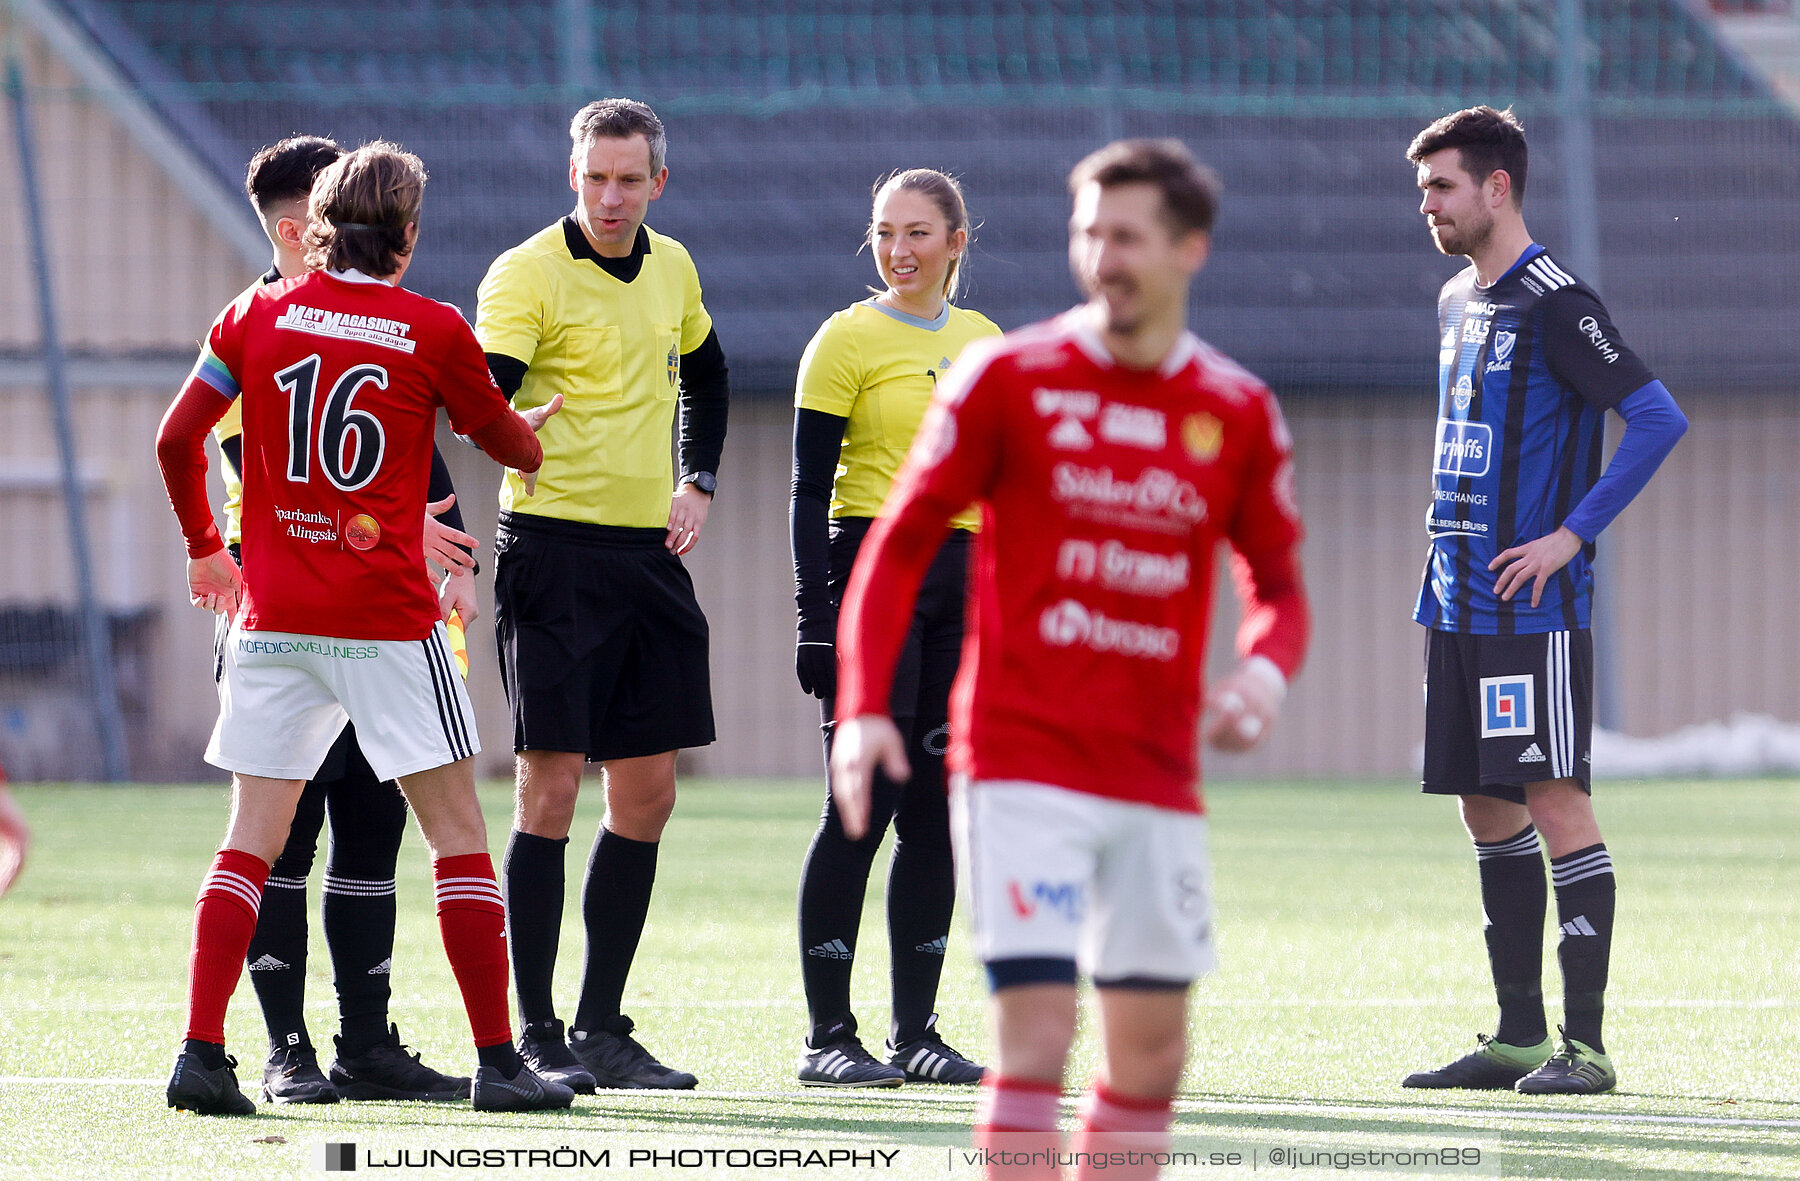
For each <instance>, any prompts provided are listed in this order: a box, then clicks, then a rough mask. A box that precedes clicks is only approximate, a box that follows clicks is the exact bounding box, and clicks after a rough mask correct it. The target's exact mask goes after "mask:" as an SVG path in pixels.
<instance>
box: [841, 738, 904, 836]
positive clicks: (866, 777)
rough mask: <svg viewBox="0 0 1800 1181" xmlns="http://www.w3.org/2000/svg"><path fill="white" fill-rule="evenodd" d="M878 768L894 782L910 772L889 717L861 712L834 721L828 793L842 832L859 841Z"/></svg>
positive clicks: (867, 825)
mask: <svg viewBox="0 0 1800 1181" xmlns="http://www.w3.org/2000/svg"><path fill="white" fill-rule="evenodd" d="M877 768H880V769H881V770H882V771H884V772H886V773H887V777H888V778H889V779H892V780H893V781H894V782H895V783H902V782H905V781H906V780H907V779H908V778H910V777H911V775H912V768H911V767H909V766H907V764H906V740H905V739H903V738H901V737H900V730H899V728H898V727H896V726H895V725H894V721H893V719H892V718H888V717H884V716H882V715H881V714H864V715H863V716H862V717H860V718H849V719H847V720H845V721H840V722H839V723H837V726H836V728H835V729H834V730H833V732H832V737H831V795H832V798H833V799H835V800H836V801H837V806H838V818H839V819H840V820H841V821H842V822H843V825H844V835H845V836H847V837H849V838H850V839H851V840H853V841H855V840H860V839H862V835H863V834H864V833H866V832H868V831H869V800H870V797H871V796H872V795H873V794H874V790H875V771H876V769H877Z"/></svg>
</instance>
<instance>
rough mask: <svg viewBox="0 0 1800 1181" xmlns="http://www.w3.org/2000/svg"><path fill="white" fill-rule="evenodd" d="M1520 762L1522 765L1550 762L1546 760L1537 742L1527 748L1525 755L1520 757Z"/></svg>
mask: <svg viewBox="0 0 1800 1181" xmlns="http://www.w3.org/2000/svg"><path fill="white" fill-rule="evenodd" d="M1519 761H1520V762H1521V763H1543V762H1548V760H1547V759H1545V758H1544V752H1543V751H1541V750H1539V749H1538V744H1537V743H1535V742H1534V743H1532V744H1531V745H1530V746H1528V747H1526V748H1525V753H1524V754H1522V755H1520V756H1519Z"/></svg>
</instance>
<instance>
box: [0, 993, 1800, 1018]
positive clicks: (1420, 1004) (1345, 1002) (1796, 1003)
mask: <svg viewBox="0 0 1800 1181" xmlns="http://www.w3.org/2000/svg"><path fill="white" fill-rule="evenodd" d="M1545 999H1546V1000H1548V1001H1555V1000H1556V999H1557V998H1556V996H1554V995H1553V994H1552V995H1546V997H1545ZM699 1003H704V1005H705V1007H706V1008H709V1009H789V1008H793V1007H795V1006H796V1005H797V1004H798V1003H799V1002H797V1001H796V1000H794V999H793V998H792V997H751V998H740V999H737V1000H711V999H708V1000H706V1001H704V1002H698V1001H695V1000H693V999H685V1000H666V1001H665V1000H641V1001H633V1002H631V1008H633V1009H687V1008H692V1007H693V1006H694V1005H696V1004H699ZM1485 1003H1491V998H1490V1000H1489V1001H1483V1000H1482V999H1481V998H1480V997H1474V996H1470V997H1213V998H1206V997H1201V996H1194V997H1191V998H1189V1005H1190V1007H1192V1008H1195V1009H1264V1008H1275V1009H1453V1008H1466V1007H1468V1006H1469V1005H1473V1004H1485ZM186 1007H187V1002H185V1001H145V1002H139V1003H132V1002H129V1001H103V1002H98V1003H95V1004H80V1003H74V1004H71V1003H70V1002H68V1001H59V1002H56V1003H51V1002H27V1003H24V1004H9V1005H0V1013H66V1012H71V1011H73V1012H82V1013H168V1012H177V1011H180V1010H182V1009H185V1008H186ZM395 1007H396V1008H406V1009H425V1010H431V1011H434V1012H435V1011H439V1010H442V1011H445V1012H449V1011H452V1010H454V1011H456V1012H461V1011H462V1006H461V1005H459V1004H458V1003H457V1002H456V1001H454V1000H446V999H440V998H435V997H416V998H405V999H403V1000H402V1001H401V1002H398V1003H396V1005H395ZM960 1007H962V1008H970V1009H973V1008H976V1007H978V1003H976V1002H972V1003H969V1004H966V1005H963V1006H960ZM1607 1009H1608V1011H1609V1012H1612V1013H1614V1014H1615V1015H1616V1014H1617V1013H1619V1012H1622V1011H1626V1010H1631V1009H1702V1010H1704V1009H1720V1010H1729V1011H1743V1010H1771V1009H1800V995H1797V996H1795V997H1792V998H1788V997H1743V998H1733V997H1643V998H1628V997H1608V998H1607Z"/></svg>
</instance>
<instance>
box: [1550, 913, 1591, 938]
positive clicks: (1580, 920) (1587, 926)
mask: <svg viewBox="0 0 1800 1181" xmlns="http://www.w3.org/2000/svg"><path fill="white" fill-rule="evenodd" d="M1559 930H1561V931H1562V933H1563V934H1564V935H1598V934H1599V933H1600V932H1598V931H1596V930H1594V924H1592V923H1590V922H1588V920H1587V916H1586V915H1585V914H1578V915H1576V916H1575V917H1574V918H1572V919H1570V920H1569V921H1568V922H1566V923H1564V924H1563V925H1562V926H1561V927H1560V928H1559Z"/></svg>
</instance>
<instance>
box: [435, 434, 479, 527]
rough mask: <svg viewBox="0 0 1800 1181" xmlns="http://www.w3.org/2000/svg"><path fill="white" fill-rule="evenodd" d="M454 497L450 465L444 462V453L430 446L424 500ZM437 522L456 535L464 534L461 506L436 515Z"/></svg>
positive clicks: (454, 487)
mask: <svg viewBox="0 0 1800 1181" xmlns="http://www.w3.org/2000/svg"><path fill="white" fill-rule="evenodd" d="M455 495H456V485H455V484H454V483H452V482H451V480H450V465H449V464H447V463H445V462H444V453H443V452H442V451H439V450H438V449H437V444H436V443H433V444H432V445H431V483H430V484H429V485H428V486H427V487H426V490H425V499H427V500H431V501H438V500H442V499H444V497H446V496H455ZM438 520H440V521H442V522H443V523H444V524H446V525H448V526H450V528H452V529H454V530H456V531H457V532H458V533H466V532H468V530H466V529H464V528H463V515H462V505H460V504H453V505H451V506H450V507H449V508H447V509H445V510H444V511H443V512H441V513H439V514H438Z"/></svg>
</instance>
